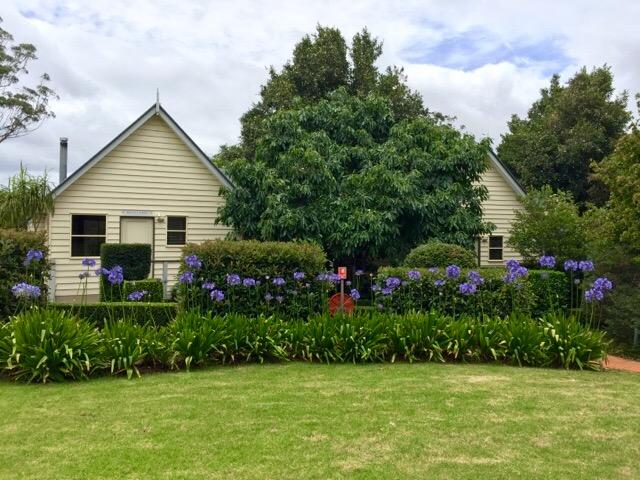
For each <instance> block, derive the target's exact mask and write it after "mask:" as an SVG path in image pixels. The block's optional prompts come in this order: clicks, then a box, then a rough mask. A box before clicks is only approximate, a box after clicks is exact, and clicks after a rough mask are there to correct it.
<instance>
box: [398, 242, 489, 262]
mask: <svg viewBox="0 0 640 480" xmlns="http://www.w3.org/2000/svg"><path fill="white" fill-rule="evenodd" d="M404 265H405V266H407V267H416V268H429V267H446V266H447V265H458V266H460V267H463V268H473V267H475V266H476V265H477V259H476V255H475V253H474V252H473V251H471V250H467V249H466V248H464V247H461V246H459V245H452V244H449V243H442V242H428V243H425V244H424V245H419V246H417V247H416V248H414V249H413V250H411V251H410V252H409V254H408V255H407V257H406V258H405V259H404Z"/></svg>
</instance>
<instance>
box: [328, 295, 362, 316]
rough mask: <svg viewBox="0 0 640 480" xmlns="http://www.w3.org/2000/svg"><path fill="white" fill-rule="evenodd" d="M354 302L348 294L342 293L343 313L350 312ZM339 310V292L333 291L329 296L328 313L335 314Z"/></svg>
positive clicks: (353, 307)
mask: <svg viewBox="0 0 640 480" xmlns="http://www.w3.org/2000/svg"><path fill="white" fill-rule="evenodd" d="M355 307H356V304H355V302H354V301H353V298H351V297H350V296H349V295H347V294H346V293H345V295H344V313H347V314H349V315H350V314H352V313H353V310H354V309H355ZM339 311H340V294H339V293H334V294H333V295H332V296H331V298H329V313H330V314H331V315H335V314H336V313H337V312H339Z"/></svg>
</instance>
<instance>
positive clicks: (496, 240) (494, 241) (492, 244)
mask: <svg viewBox="0 0 640 480" xmlns="http://www.w3.org/2000/svg"><path fill="white" fill-rule="evenodd" d="M489 248H502V237H489Z"/></svg>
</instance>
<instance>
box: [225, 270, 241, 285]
mask: <svg viewBox="0 0 640 480" xmlns="http://www.w3.org/2000/svg"><path fill="white" fill-rule="evenodd" d="M240 282H241V280H240V275H238V274H237V273H228V274H227V283H228V284H229V285H231V286H234V285H240Z"/></svg>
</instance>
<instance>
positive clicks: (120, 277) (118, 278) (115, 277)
mask: <svg viewBox="0 0 640 480" xmlns="http://www.w3.org/2000/svg"><path fill="white" fill-rule="evenodd" d="M107 280H108V281H109V283H110V284H111V285H120V284H121V283H122V282H124V274H123V272H122V267H121V266H120V265H116V266H115V267H112V268H111V270H109V274H108V275H107Z"/></svg>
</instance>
